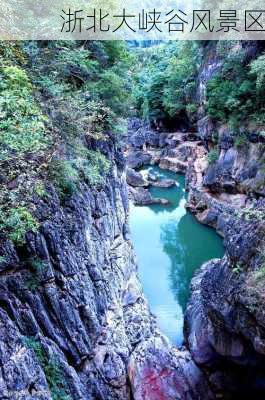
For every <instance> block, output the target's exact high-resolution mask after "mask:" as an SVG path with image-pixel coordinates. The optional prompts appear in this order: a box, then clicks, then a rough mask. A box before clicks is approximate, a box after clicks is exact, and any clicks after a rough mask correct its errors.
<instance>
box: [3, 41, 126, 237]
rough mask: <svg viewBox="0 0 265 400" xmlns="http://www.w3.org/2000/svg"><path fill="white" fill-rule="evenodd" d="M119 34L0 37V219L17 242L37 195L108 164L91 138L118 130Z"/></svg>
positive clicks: (122, 79) (97, 173)
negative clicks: (104, 38) (83, 38)
mask: <svg viewBox="0 0 265 400" xmlns="http://www.w3.org/2000/svg"><path fill="white" fill-rule="evenodd" d="M130 64H131V56H130V54H129V52H128V51H127V49H126V46H125V44H124V43H123V42H117V41H116V42H87V43H78V42H47V43H44V42H39V43H38V42H25V43H23V42H19V43H11V42H3V43H2V44H1V48H0V131H1V136H0V162H1V167H2V172H3V175H2V176H1V180H2V183H3V187H2V190H1V198H0V227H1V229H2V230H4V231H6V233H7V234H8V236H9V238H10V239H12V240H13V241H14V242H16V243H17V244H18V245H22V244H23V241H24V236H25V233H26V232H27V231H28V230H35V229H37V227H38V221H37V220H36V218H35V217H34V214H35V213H34V210H35V205H34V204H35V197H36V196H38V197H39V198H41V199H42V200H45V199H47V198H48V196H49V185H50V182H53V185H55V186H56V187H57V189H58V192H59V194H60V197H61V199H62V200H64V199H65V197H66V196H68V195H71V194H72V193H74V192H75V190H76V189H77V187H78V186H79V184H80V183H81V182H82V181H84V182H87V183H88V184H93V185H99V184H102V183H104V176H105V175H106V174H107V173H108V171H109V168H110V161H109V160H108V157H107V156H108V155H107V154H104V151H102V152H101V151H99V150H98V147H99V146H97V144H96V142H97V141H103V142H104V140H105V139H106V137H108V136H109V135H113V134H116V135H119V133H120V132H121V131H122V130H123V129H124V118H125V117H126V116H127V115H128V112H129V107H130V96H129V94H130V91H131V83H130V77H129V74H128V69H129V66H130Z"/></svg>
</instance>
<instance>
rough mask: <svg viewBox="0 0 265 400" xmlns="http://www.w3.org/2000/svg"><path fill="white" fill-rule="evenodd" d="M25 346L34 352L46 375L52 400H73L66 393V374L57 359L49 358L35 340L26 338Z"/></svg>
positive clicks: (39, 343)
mask: <svg viewBox="0 0 265 400" xmlns="http://www.w3.org/2000/svg"><path fill="white" fill-rule="evenodd" d="M24 345H25V346H26V347H27V348H28V349H31V350H33V351H34V353H35V355H36V357H37V360H38V362H39V364H40V365H41V367H42V369H43V371H44V373H45V377H46V380H47V383H48V385H49V389H50V392H51V397H52V400H71V398H70V396H68V395H67V393H66V387H65V379H64V374H63V372H62V369H61V366H60V363H59V362H58V361H57V359H56V358H55V357H53V358H48V356H47V355H46V354H45V351H44V349H43V346H42V344H41V342H40V341H38V340H36V339H34V338H31V337H25V338H24Z"/></svg>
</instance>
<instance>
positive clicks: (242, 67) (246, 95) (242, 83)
mask: <svg viewBox="0 0 265 400" xmlns="http://www.w3.org/2000/svg"><path fill="white" fill-rule="evenodd" d="M217 51H219V57H220V60H221V62H222V67H221V69H220V71H219V72H218V73H217V74H216V75H215V76H214V77H213V78H212V79H211V80H210V81H209V82H208V85H207V112H208V114H209V115H210V116H211V117H212V118H213V120H214V121H217V122H221V123H222V122H227V121H228V122H229V124H230V126H231V128H233V129H234V130H235V129H238V128H239V127H240V126H242V124H243V125H245V124H246V123H248V122H250V121H253V122H255V123H256V124H260V125H262V124H264V123H265V118H264V115H265V102H264V98H265V96H264V95H265V78H264V68H265V57H264V55H257V58H254V59H252V60H249V58H248V54H247V47H243V46H239V45H238V44H237V43H234V42H225V43H222V42H221V43H219V44H218V46H217Z"/></svg>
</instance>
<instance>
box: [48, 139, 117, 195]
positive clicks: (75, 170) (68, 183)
mask: <svg viewBox="0 0 265 400" xmlns="http://www.w3.org/2000/svg"><path fill="white" fill-rule="evenodd" d="M71 151H72V154H71V159H70V160H67V161H66V160H58V159H56V160H53V161H52V162H51V164H50V166H49V169H50V175H51V177H52V179H53V181H54V183H55V185H56V186H57V188H58V189H59V193H60V195H61V197H65V196H70V195H72V194H73V193H74V192H75V191H76V190H77V188H78V185H79V183H80V181H81V180H85V181H86V182H87V183H89V184H91V185H97V184H102V183H104V179H105V176H106V174H107V173H108V171H109V169H110V162H109V161H108V160H107V158H106V157H105V156H104V155H103V154H101V153H100V152H99V151H95V150H89V149H87V148H86V147H85V146H83V145H82V144H75V145H73V146H72V149H71Z"/></svg>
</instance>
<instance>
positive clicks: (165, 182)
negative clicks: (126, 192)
mask: <svg viewBox="0 0 265 400" xmlns="http://www.w3.org/2000/svg"><path fill="white" fill-rule="evenodd" d="M151 185H152V186H154V187H159V188H170V187H173V186H175V185H176V182H175V181H174V179H162V180H161V181H156V182H151Z"/></svg>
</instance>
